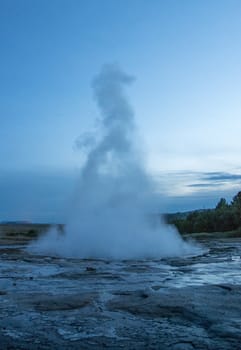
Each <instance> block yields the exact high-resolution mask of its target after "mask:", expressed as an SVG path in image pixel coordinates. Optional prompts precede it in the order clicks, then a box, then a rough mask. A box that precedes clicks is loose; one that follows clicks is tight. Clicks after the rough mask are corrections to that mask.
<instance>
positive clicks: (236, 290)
mask: <svg viewBox="0 0 241 350" xmlns="http://www.w3.org/2000/svg"><path fill="white" fill-rule="evenodd" d="M5 243H6V242H5ZM11 243H12V244H11V245H10V244H4V243H3V242H2V245H1V246H0V266H1V270H0V271H1V274H0V301H1V302H0V309H1V312H0V349H3V350H4V349H18V350H21V349H30V350H34V349H51V350H52V349H56V350H57V349H58V350H59V349H66V350H67V349H164V350H165V349H174V350H184V349H185V350H189V349H217V350H221V349H230V350H231V349H232V350H233V349H240V348H241V345H240V344H241V274H240V267H241V259H240V255H241V240H240V239H239V238H236V239H223V240H221V239H219V240H217V239H215V240H208V241H207V240H205V239H204V240H203V242H202V244H203V246H204V247H205V249H204V251H205V253H204V254H202V255H200V256H196V257H183V258H175V259H174V258H173V259H165V260H155V261H153V260H142V261H105V260H80V259H62V258H57V257H55V258H51V257H46V256H37V255H31V254H29V253H27V252H26V251H25V246H26V242H25V243H24V242H22V244H20V243H19V240H18V242H17V244H13V243H14V242H13V241H12V242H11ZM15 243H16V242H15Z"/></svg>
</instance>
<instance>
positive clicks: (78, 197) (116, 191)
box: [29, 65, 192, 259]
mask: <svg viewBox="0 0 241 350" xmlns="http://www.w3.org/2000/svg"><path fill="white" fill-rule="evenodd" d="M132 81H133V78H132V77H131V76H129V75H127V74H125V73H124V72H123V71H122V70H120V69H119V67H118V66H117V65H105V66H104V67H103V68H102V70H101V72H100V74H99V75H98V76H97V77H96V78H95V79H94V81H93V85H92V87H93V91H94V98H95V101H96V103H97V105H98V107H99V110H100V121H99V124H98V126H99V129H98V130H97V132H96V134H93V135H91V134H87V135H85V136H83V137H82V138H80V139H79V140H78V145H79V147H80V148H81V150H82V151H84V152H85V156H86V161H85V164H84V166H83V168H82V171H81V175H80V179H79V184H78V187H77V190H76V193H75V196H74V197H75V199H74V203H73V206H72V209H71V214H70V215H69V218H68V222H67V223H66V226H65V232H64V233H63V234H60V233H59V232H58V230H57V229H55V228H53V229H51V230H50V231H49V232H48V233H47V235H45V236H44V237H42V238H40V239H39V240H38V241H37V242H35V243H33V244H31V245H30V246H29V249H30V251H34V252H37V253H43V254H50V255H61V256H65V257H80V258H110V259H132V258H159V257H166V256H176V255H182V254H186V253H190V252H191V250H192V247H191V245H190V244H188V243H186V242H184V241H183V240H182V238H181V237H180V236H179V234H178V232H177V231H176V229H175V228H174V227H171V226H168V225H166V224H164V223H161V222H159V221H158V222H156V221H157V220H158V219H156V218H154V217H153V216H152V215H151V212H150V208H151V207H152V196H153V193H154V192H155V184H154V183H153V180H152V177H151V176H150V175H148V174H147V172H146V170H145V165H144V161H143V156H142V154H141V151H140V149H139V147H138V142H137V141H138V140H137V135H136V125H135V119H134V113H133V110H132V108H131V106H130V105H129V102H128V99H127V97H126V94H125V91H124V89H125V87H127V86H128V85H129V84H130V83H132Z"/></svg>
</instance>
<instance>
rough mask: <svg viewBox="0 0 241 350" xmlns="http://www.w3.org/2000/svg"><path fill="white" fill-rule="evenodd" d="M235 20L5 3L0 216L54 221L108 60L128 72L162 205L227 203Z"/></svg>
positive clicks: (128, 0)
mask: <svg viewBox="0 0 241 350" xmlns="http://www.w3.org/2000/svg"><path fill="white" fill-rule="evenodd" d="M240 18H241V2H240V1H239V0H225V1H224V0H211V1H210V0H197V1H193V0H168V1H162V0H150V1H147V0H115V1H114V0H101V1H100V0H89V1H86V0H85V1H81V0H78V1H77V0H68V1H67V0H49V1H47V0H35V1H32V0H22V1H19V0H1V1H0V43H1V56H0V63H1V64H0V121H1V124H0V125H1V128H0V164H1V174H0V187H1V188H2V194H1V200H0V219H1V217H3V219H5V218H8V219H14V218H15V217H17V218H19V219H25V218H26V219H30V220H45V219H46V220H52V219H53V220H55V219H56V218H58V216H59V215H60V212H61V210H62V209H60V208H64V205H65V204H64V203H65V201H66V198H69V197H71V190H72V189H73V188H74V184H73V183H74V179H75V178H76V177H77V175H76V173H77V171H78V169H79V167H80V164H81V155H80V153H79V152H78V151H77V150H76V147H75V146H74V145H75V141H76V139H77V138H78V136H79V135H80V134H81V133H83V132H85V131H88V130H89V129H92V128H93V127H94V125H95V119H96V118H97V117H98V110H97V108H96V105H95V103H94V101H93V98H92V90H91V81H92V79H93V76H95V75H96V73H98V72H99V70H100V67H101V66H102V65H103V64H104V63H108V62H118V63H119V64H120V66H121V67H122V68H123V69H124V70H125V71H126V72H128V73H129V74H132V75H134V76H135V77H136V81H135V83H134V84H133V86H132V87H131V88H130V90H129V98H130V101H131V104H132V106H133V108H134V110H135V113H136V121H137V125H138V128H139V133H140V135H141V138H142V140H143V143H142V148H143V149H144V150H145V156H146V165H147V168H148V170H149V171H150V172H151V173H152V174H153V176H155V178H156V179H158V183H159V184H160V185H159V188H160V190H161V192H162V193H163V198H164V200H163V201H164V203H166V204H162V206H163V208H164V209H165V208H166V209H168V210H179V209H180V210H184V209H190V208H191V207H208V206H212V205H214V204H215V201H217V200H218V198H219V197H220V196H221V195H225V196H226V197H227V198H228V199H229V198H231V196H232V195H234V194H235V193H236V192H237V191H238V190H239V188H240V182H241V179H240V174H241V161H240V153H241V138H240V130H241V118H240V116H241V98H240V93H241V40H240V33H241V20H240ZM214 173H216V174H217V176H216V177H215V175H214ZM19 179H21V181H19ZM53 179H55V180H53ZM43 188H44V189H45V191H44V190H41V189H43ZM26 193H28V196H27V197H26V198H25V196H26ZM17 199H18V200H17ZM26 203H28V205H26ZM160 206H161V205H160ZM20 208H21V210H20Z"/></svg>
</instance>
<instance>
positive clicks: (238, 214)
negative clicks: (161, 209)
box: [166, 191, 241, 233]
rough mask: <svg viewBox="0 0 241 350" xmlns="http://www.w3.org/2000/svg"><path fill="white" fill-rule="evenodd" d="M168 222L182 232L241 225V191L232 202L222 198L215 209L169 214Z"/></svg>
mask: <svg viewBox="0 0 241 350" xmlns="http://www.w3.org/2000/svg"><path fill="white" fill-rule="evenodd" d="M166 219H167V222H168V223H170V224H174V225H175V226H176V227H177V229H178V230H179V232H180V233H195V232H226V231H233V230H237V229H238V228H240V227H241V191H240V192H238V193H237V194H236V195H235V196H234V197H233V199H232V201H231V202H230V203H227V201H226V199H225V198H221V199H220V200H219V202H218V203H217V205H216V207H215V208H214V209H203V210H195V211H192V212H189V213H187V214H185V213H176V214H167V216H166Z"/></svg>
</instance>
